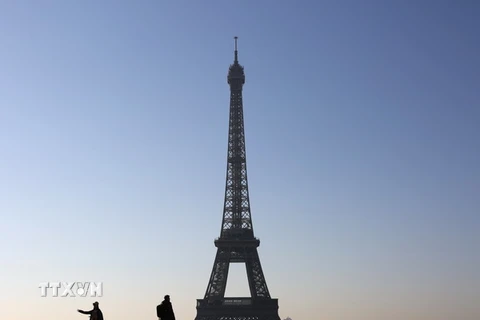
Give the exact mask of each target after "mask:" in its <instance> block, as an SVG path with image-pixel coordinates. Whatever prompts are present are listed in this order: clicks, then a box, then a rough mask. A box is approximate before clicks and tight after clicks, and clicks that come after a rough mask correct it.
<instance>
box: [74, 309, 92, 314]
mask: <svg viewBox="0 0 480 320" xmlns="http://www.w3.org/2000/svg"><path fill="white" fill-rule="evenodd" d="M77 311H78V312H80V313H83V314H92V311H93V310H90V311H83V310H80V309H78V310H77Z"/></svg>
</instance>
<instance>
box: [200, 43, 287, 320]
mask: <svg viewBox="0 0 480 320" xmlns="http://www.w3.org/2000/svg"><path fill="white" fill-rule="evenodd" d="M237 39H238V38H237V37H235V60H234V62H233V64H232V65H230V68H229V70H228V77H227V80H228V84H229V85H230V120H229V121H230V122H229V130H228V156H227V181H226V185H225V201H224V208H223V220H222V229H221V232H220V237H219V238H217V239H216V240H215V246H216V247H217V248H218V249H217V255H216V257H215V262H214V264H213V270H212V273H211V276H210V280H209V282H208V286H207V291H206V292H205V297H204V298H203V299H197V316H196V318H195V320H280V317H279V316H278V299H272V298H271V297H270V293H269V291H268V287H267V283H266V281H265V277H264V275H263V270H262V266H261V264H260V258H259V256H258V251H257V248H258V246H259V245H260V240H258V239H257V238H255V236H254V234H253V225H252V217H251V213H250V200H249V194H248V182H247V161H246V153H245V131H244V125H243V102H242V88H243V84H244V83H245V73H244V71H243V66H241V65H240V64H239V63H238V51H237ZM230 263H245V267H246V271H247V278H248V285H249V288H250V295H251V296H250V297H225V288H226V285H227V277H228V269H229V266H230Z"/></svg>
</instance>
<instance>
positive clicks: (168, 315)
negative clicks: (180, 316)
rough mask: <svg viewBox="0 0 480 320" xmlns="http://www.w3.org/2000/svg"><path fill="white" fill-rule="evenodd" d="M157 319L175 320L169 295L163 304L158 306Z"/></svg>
mask: <svg viewBox="0 0 480 320" xmlns="http://www.w3.org/2000/svg"><path fill="white" fill-rule="evenodd" d="M157 317H158V318H159V319H160V320H175V314H174V313H173V307H172V303H171V302H170V296H169V295H168V294H167V295H166V296H165V297H164V300H163V301H162V303H161V304H159V305H158V306H157Z"/></svg>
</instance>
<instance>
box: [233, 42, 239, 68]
mask: <svg viewBox="0 0 480 320" xmlns="http://www.w3.org/2000/svg"><path fill="white" fill-rule="evenodd" d="M233 38H234V39H235V62H238V50H237V40H238V37H233Z"/></svg>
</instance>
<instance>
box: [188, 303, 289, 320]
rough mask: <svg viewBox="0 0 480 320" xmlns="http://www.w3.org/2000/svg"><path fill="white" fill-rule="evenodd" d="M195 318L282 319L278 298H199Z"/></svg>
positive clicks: (201, 319)
mask: <svg viewBox="0 0 480 320" xmlns="http://www.w3.org/2000/svg"><path fill="white" fill-rule="evenodd" d="M195 320H280V317H279V316H278V299H252V298H224V299H218V300H207V299H197V316H196V317H195Z"/></svg>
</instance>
